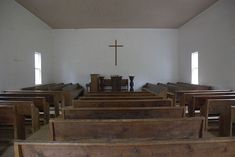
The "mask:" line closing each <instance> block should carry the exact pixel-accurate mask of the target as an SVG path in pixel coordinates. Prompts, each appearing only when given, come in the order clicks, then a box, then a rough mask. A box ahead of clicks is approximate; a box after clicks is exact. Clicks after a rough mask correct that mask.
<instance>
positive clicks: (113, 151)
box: [14, 138, 235, 157]
mask: <svg viewBox="0 0 235 157" xmlns="http://www.w3.org/2000/svg"><path fill="white" fill-rule="evenodd" d="M14 150H15V157H31V156H32V157H33V156H35V157H36V156H43V157H51V156H52V154H53V156H56V157H68V156H69V157H78V156H79V157H88V156H89V157H101V156H102V157H118V156H120V157H121V156H122V157H137V156H138V157H189V156H190V157H208V156H210V157H234V156H235V139H234V138H215V139H199V140H191V139H187V140H181V139H178V140H164V141H159V140H135V141H134V140H133V141H129V140H122V141H108V142H107V141H101V140H95V141H92V142H89V141H67V142H49V141H44V142H40V141H18V142H15V144H14Z"/></svg>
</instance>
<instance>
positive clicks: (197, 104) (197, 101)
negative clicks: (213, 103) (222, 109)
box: [188, 95, 235, 116]
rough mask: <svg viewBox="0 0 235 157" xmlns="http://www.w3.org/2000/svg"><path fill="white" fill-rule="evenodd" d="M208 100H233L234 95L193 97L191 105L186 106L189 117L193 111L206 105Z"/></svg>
mask: <svg viewBox="0 0 235 157" xmlns="http://www.w3.org/2000/svg"><path fill="white" fill-rule="evenodd" d="M208 99H235V95H200V96H193V103H192V104H190V105H189V106H188V110H189V115H191V116H193V115H194V114H195V109H200V110H201V107H202V106H203V105H206V103H207V100H208Z"/></svg>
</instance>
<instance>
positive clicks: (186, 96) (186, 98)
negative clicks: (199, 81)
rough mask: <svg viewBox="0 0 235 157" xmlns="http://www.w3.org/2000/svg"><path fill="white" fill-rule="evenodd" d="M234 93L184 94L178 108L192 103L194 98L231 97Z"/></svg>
mask: <svg viewBox="0 0 235 157" xmlns="http://www.w3.org/2000/svg"><path fill="white" fill-rule="evenodd" d="M233 94H235V92H196V93H184V95H183V99H182V102H180V106H185V105H190V104H192V102H193V97H194V96H200V95H233Z"/></svg>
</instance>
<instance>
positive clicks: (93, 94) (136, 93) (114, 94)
mask: <svg viewBox="0 0 235 157" xmlns="http://www.w3.org/2000/svg"><path fill="white" fill-rule="evenodd" d="M154 95H155V94H153V93H150V92H89V93H87V94H86V95H85V96H91V97H93V96H117V97H119V96H121V97H123V96H154Z"/></svg>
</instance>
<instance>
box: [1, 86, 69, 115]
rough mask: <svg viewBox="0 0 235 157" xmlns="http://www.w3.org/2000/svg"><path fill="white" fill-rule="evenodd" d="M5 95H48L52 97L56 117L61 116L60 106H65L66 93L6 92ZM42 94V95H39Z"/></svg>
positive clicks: (38, 91)
mask: <svg viewBox="0 0 235 157" xmlns="http://www.w3.org/2000/svg"><path fill="white" fill-rule="evenodd" d="M4 92H5V93H12V94H13V93H23V94H35V95H38V96H40V95H42V94H45V95H48V96H50V97H51V99H50V100H51V101H52V105H53V106H54V108H55V116H59V113H60V104H61V106H65V105H64V103H65V102H64V93H63V91H42V90H5V91H4ZM39 94H40V95H39Z"/></svg>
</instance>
